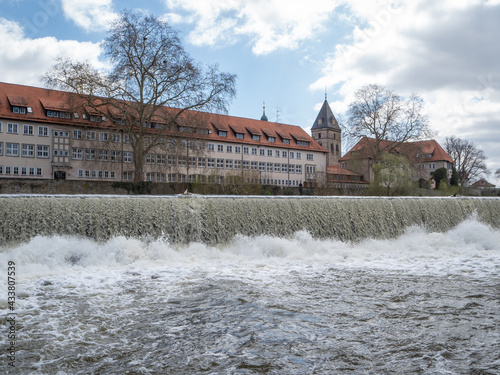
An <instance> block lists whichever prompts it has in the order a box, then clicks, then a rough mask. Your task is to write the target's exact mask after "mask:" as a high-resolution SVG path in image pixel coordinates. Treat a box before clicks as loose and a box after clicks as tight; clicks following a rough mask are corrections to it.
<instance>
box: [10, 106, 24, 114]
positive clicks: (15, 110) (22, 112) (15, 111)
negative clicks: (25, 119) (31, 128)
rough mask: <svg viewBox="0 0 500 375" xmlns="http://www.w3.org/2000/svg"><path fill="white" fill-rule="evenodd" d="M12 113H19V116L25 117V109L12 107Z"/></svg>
mask: <svg viewBox="0 0 500 375" xmlns="http://www.w3.org/2000/svg"><path fill="white" fill-rule="evenodd" d="M12 112H13V113H19V114H21V115H25V114H26V107H17V106H13V107H12Z"/></svg>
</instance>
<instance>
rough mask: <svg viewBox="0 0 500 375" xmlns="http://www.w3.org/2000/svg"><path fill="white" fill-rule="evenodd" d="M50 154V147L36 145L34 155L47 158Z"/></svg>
mask: <svg viewBox="0 0 500 375" xmlns="http://www.w3.org/2000/svg"><path fill="white" fill-rule="evenodd" d="M49 154H50V147H49V146H44V145H37V146H36V157H37V158H41V159H48V157H49Z"/></svg>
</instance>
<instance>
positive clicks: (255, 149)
mask: <svg viewBox="0 0 500 375" xmlns="http://www.w3.org/2000/svg"><path fill="white" fill-rule="evenodd" d="M252 155H257V147H252Z"/></svg>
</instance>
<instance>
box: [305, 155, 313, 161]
mask: <svg viewBox="0 0 500 375" xmlns="http://www.w3.org/2000/svg"><path fill="white" fill-rule="evenodd" d="M306 159H307V160H314V154H306Z"/></svg>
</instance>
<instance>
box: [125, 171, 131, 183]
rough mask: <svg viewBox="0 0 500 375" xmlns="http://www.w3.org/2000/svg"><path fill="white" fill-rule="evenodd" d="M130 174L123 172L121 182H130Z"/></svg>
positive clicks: (129, 172)
mask: <svg viewBox="0 0 500 375" xmlns="http://www.w3.org/2000/svg"><path fill="white" fill-rule="evenodd" d="M132 176H133V174H132V172H131V171H127V172H123V180H124V181H132Z"/></svg>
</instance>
